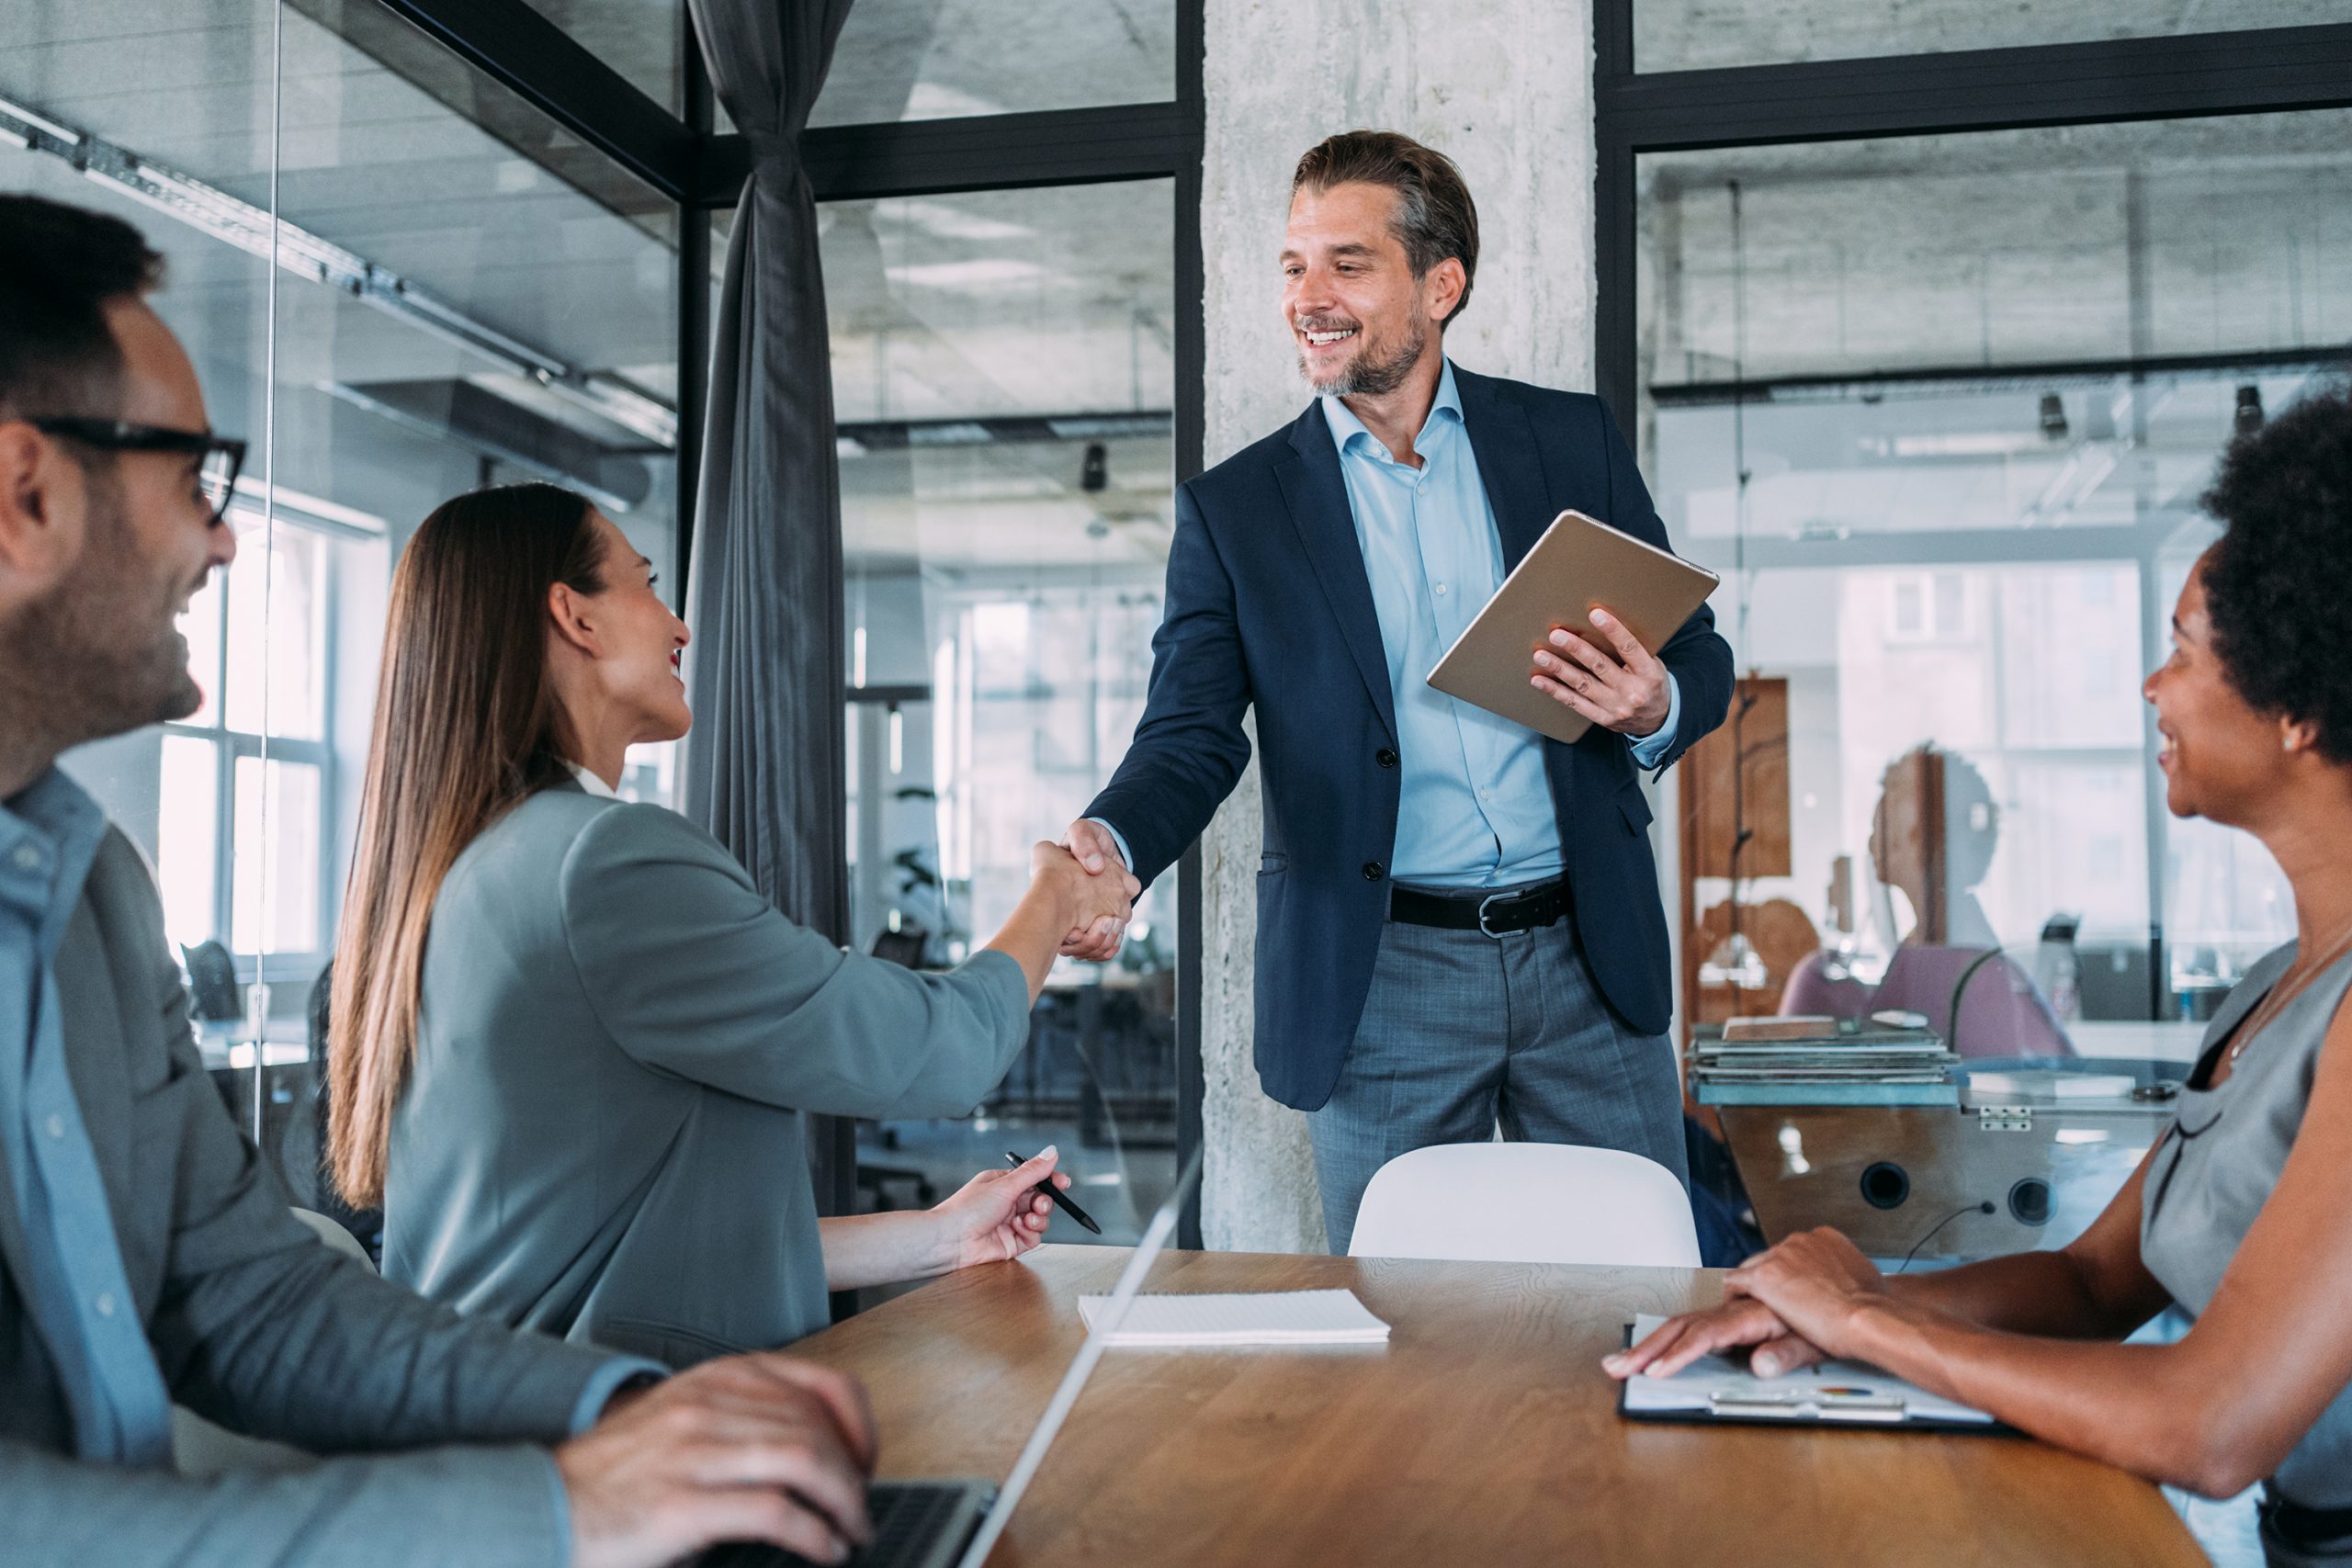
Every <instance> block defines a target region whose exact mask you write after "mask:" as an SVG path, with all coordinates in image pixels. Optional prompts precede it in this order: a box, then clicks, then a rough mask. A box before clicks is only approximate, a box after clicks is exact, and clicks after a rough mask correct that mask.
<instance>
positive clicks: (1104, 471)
mask: <svg viewBox="0 0 2352 1568" xmlns="http://www.w3.org/2000/svg"><path fill="white" fill-rule="evenodd" d="M1078 488H1079V489H1080V490H1082V491H1086V492H1087V493H1088V494H1090V495H1091V494H1094V493H1095V492H1097V491H1106V490H1109V489H1110V488H1111V454H1110V451H1109V449H1108V448H1107V447H1105V446H1103V443H1101V442H1100V441H1090V442H1088V443H1087V444H1086V459H1085V461H1084V462H1082V463H1080V465H1079V469H1078Z"/></svg>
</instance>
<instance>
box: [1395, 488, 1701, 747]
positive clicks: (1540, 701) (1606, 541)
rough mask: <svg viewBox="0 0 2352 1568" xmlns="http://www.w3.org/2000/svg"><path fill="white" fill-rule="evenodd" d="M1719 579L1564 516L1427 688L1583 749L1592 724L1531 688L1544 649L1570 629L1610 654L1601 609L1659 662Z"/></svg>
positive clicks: (1602, 526)
mask: <svg viewBox="0 0 2352 1568" xmlns="http://www.w3.org/2000/svg"><path fill="white" fill-rule="evenodd" d="M1717 581H1720V580H1719V579H1718V578H1717V577H1716V576H1715V574H1714V573H1713V572H1712V571H1708V570H1705V569H1704V568H1702V567H1696V566H1692V565H1691V563H1690V562H1689V561H1687V560H1684V559H1683V558H1681V557H1679V556H1677V555H1675V554H1673V553H1672V552H1670V551H1667V550H1661V549H1659V548H1657V547H1656V546H1654V545H1645V544H1644V543H1643V542H1642V541H1641V540H1639V539H1636V538H1634V536H1632V535H1631V534H1626V533H1623V532H1620V531H1619V530H1617V529H1615V528H1611V526H1610V525H1608V524H1606V523H1601V522H1597V521H1595V520H1594V519H1592V518H1590V517H1587V516H1586V515H1585V514H1584V513H1581V512H1563V513H1560V514H1559V516H1557V517H1555V518H1554V519H1553V520H1552V525H1551V526H1550V527H1549V528H1546V529H1544V536H1543V537H1542V538H1540V539H1538V540H1536V541H1535V546H1534V547H1533V548H1532V549H1531V550H1529V551H1528V552H1527V555H1526V558H1524V559H1522V560H1521V562H1520V563H1519V565H1518V566H1516V567H1514V568H1513V569H1512V570H1511V574H1510V576H1509V577H1507V578H1505V579H1503V585H1502V586H1501V587H1500V588H1498V589H1497V590H1496V591H1495V596H1494V597H1493V598H1492V599H1489V600H1487V607H1486V608H1485V609H1483V610H1481V611H1479V612H1478V615H1477V618H1476V619H1475V620H1473V621H1472V622H1471V623H1470V625H1469V626H1468V627H1467V628H1466V629H1464V632H1463V634H1462V636H1461V637H1458V638H1456V639H1455V641H1454V644H1453V647H1452V648H1450V649H1446V651H1445V657H1444V658H1442V659H1441V660H1438V661H1437V668H1436V669H1434V670H1432V671H1430V676H1429V683H1430V685H1431V686H1434V687H1436V688H1437V689H1438V690H1439V691H1441V692H1443V693H1444V694H1446V695H1448V696H1450V697H1458V698H1460V699H1461V700H1462V701H1464V702H1465V703H1469V704H1471V705H1474V706H1476V707H1482V708H1485V709H1486V710H1487V712H1488V713H1494V714H1500V715H1501V716H1503V717H1505V718H1508V719H1510V720H1511V721H1512V722H1514V723H1517V724H1523V725H1525V726H1527V728H1530V729H1532V730H1534V731H1536V732H1537V733H1538V734H1541V735H1548V736H1550V737H1551V738H1552V739H1555V740H1562V741H1568V740H1575V739H1577V738H1579V737H1580V736H1582V735H1583V734H1584V732H1585V731H1586V730H1588V729H1589V728H1592V721H1591V720H1589V719H1588V718H1586V717H1585V716H1583V715H1582V714H1580V713H1578V712H1577V711H1576V709H1574V708H1572V707H1567V706H1565V705H1562V704H1560V703H1558V702H1555V701H1554V700H1553V699H1552V698H1551V697H1548V696H1546V695H1545V694H1543V693H1542V692H1539V691H1537V690H1536V689H1535V688H1534V687H1533V686H1532V685H1530V684H1529V683H1528V681H1529V678H1530V677H1531V676H1532V675H1533V674H1534V673H1535V661H1534V656H1535V652H1536V650H1537V649H1543V648H1548V647H1549V646H1550V640H1549V639H1550V637H1551V636H1552V633H1553V631H1554V630H1555V628H1557V627H1562V626H1565V627H1566V628H1567V629H1568V630H1569V631H1572V632H1575V633H1577V635H1578V636H1580V637H1586V638H1588V639H1589V640H1590V641H1591V642H1593V643H1594V644H1595V645H1596V646H1598V647H1600V648H1603V649H1606V648H1608V647H1609V646H1610V644H1609V639H1608V638H1607V637H1603V636H1601V635H1600V633H1599V632H1597V631H1595V630H1593V628H1592V622H1591V621H1590V619H1589V614H1590V612H1591V611H1592V609H1593V608H1594V607H1595V606H1596V605H1598V606H1600V607H1603V608H1605V609H1607V610H1608V611H1609V613H1610V614H1611V615H1614V616H1616V617H1617V619H1618V620H1619V621H1621V622H1622V623H1623V625H1624V626H1625V629H1626V630H1628V631H1630V632H1632V633H1633V634H1634V641H1636V642H1638V643H1640V644H1641V645H1642V646H1643V647H1644V648H1646V649H1649V650H1650V651H1651V652H1652V653H1656V652H1657V650H1658V649H1661V648H1663V647H1665V646H1666V642H1667V639H1668V637H1672V636H1673V635H1674V634H1675V633H1676V632H1677V631H1679V629H1681V626H1682V623H1683V622H1685V621H1687V620H1689V619H1690V618H1691V612H1692V611H1693V610H1696V609H1697V608H1698V607H1699V606H1700V605H1702V604H1705V603H1706V602H1707V595H1708V594H1710V593H1712V592H1714V589H1715V584H1716V582H1717Z"/></svg>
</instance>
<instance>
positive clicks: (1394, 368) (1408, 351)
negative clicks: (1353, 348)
mask: <svg viewBox="0 0 2352 1568" xmlns="http://www.w3.org/2000/svg"><path fill="white" fill-rule="evenodd" d="M1357 330H1358V331H1359V332H1361V331H1362V330H1363V329H1362V328H1361V327H1359V328H1358V329H1357ZM1428 345H1429V327H1428V325H1427V324H1426V323H1425V322H1423V321H1420V320H1419V319H1418V318H1417V319H1416V320H1415V321H1413V323H1412V330H1411V331H1410V332H1409V333H1408V334H1407V336H1406V337H1405V338H1404V340H1403V341H1401V342H1400V343H1398V344H1397V348H1396V350H1395V352H1393V353H1390V354H1385V355H1384V354H1381V353H1380V344H1378V343H1376V342H1374V340H1372V339H1370V338H1366V339H1364V340H1363V348H1361V349H1359V350H1358V351H1357V353H1356V356H1355V357H1354V358H1353V359H1351V360H1350V361H1348V363H1347V364H1346V365H1344V366H1342V367H1340V372H1339V374H1338V375H1336V376H1334V377H1333V378H1331V380H1330V381H1329V384H1326V385H1317V382H1316V379H1315V375H1314V372H1313V371H1312V370H1310V369H1309V368H1308V367H1307V364H1306V355H1304V354H1301V355H1299V356H1298V373H1299V374H1300V375H1301V376H1304V377H1306V384H1307V385H1308V386H1310V387H1313V388H1314V389H1315V391H1316V393H1317V395H1318V396H1321V397H1326V398H1378V397H1385V396H1386V395H1387V394H1388V393H1390V392H1393V391H1395V390H1396V389H1397V388H1399V387H1401V386H1403V385H1404V384H1405V378H1406V377H1408V376H1410V375H1411V374H1412V373H1413V367H1414V366H1415V365H1417V364H1419V362H1420V357H1421V351H1422V350H1423V349H1424V348H1426V347H1427V346H1428Z"/></svg>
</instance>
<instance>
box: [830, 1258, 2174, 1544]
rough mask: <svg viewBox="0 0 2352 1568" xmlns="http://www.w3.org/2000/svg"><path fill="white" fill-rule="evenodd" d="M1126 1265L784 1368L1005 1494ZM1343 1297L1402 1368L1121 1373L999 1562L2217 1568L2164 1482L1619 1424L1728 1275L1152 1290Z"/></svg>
mask: <svg viewBox="0 0 2352 1568" xmlns="http://www.w3.org/2000/svg"><path fill="white" fill-rule="evenodd" d="M1128 1256H1129V1253H1128V1249H1126V1248H1125V1247H1058V1246H1055V1247H1040V1248H1039V1249H1038V1250H1037V1251H1035V1253H1032V1254H1031V1255H1030V1256H1029V1257H1028V1258H1023V1259H1022V1260H1021V1261H1019V1262H1015V1263H1001V1264H991V1265H988V1266H985V1267H982V1268H977V1269H964V1270H962V1271H960V1272H958V1273H956V1274H952V1275H949V1276H946V1277H944V1278H943V1279H940V1280H934V1281H933V1282H932V1283H931V1284H928V1285H926V1286H924V1287H923V1288H922V1289H921V1290H919V1291H916V1292H913V1293H911V1294H910V1295H906V1296H902V1297H900V1298H899V1299H897V1300H895V1301H891V1302H888V1303H885V1304H883V1305H881V1306H879V1307H876V1308H875V1309H874V1310H872V1311H870V1312H867V1313H864V1314H860V1315H859V1316H857V1317H854V1318H852V1319H851V1320H849V1321H848V1322H846V1323H843V1324H841V1325H837V1326H835V1327H833V1328H831V1329H828V1330H827V1331H825V1332H824V1333H821V1334H819V1335H816V1336H814V1337H810V1338H809V1339H806V1340H803V1341H801V1342H800V1343H799V1344H798V1345H797V1346H795V1347H794V1349H795V1351H796V1352H797V1353H799V1354H802V1355H806V1356H808V1357H809V1358H810V1359H814V1360H819V1361H822V1362H825V1363H827V1364H829V1365H831V1366H835V1367H840V1368H842V1369H843V1370H845V1371H852V1372H854V1373H856V1374H857V1375H858V1376H859V1377H861V1378H862V1379H864V1380H865V1384H866V1387H867V1389H868V1391H869V1392H870V1393H871V1394H872V1396H873V1400H874V1408H875V1414H876V1420H877V1422H878V1423H879V1426H880V1428H881V1434H882V1459H881V1473H882V1474H883V1475H884V1476H885V1477H917V1476H967V1475H969V1476H981V1477H985V1478H987V1479H989V1480H993V1481H1001V1480H1002V1479H1003V1478H1004V1476H1005V1474H1006V1473H1007V1472H1009V1471H1010V1470H1011V1469H1012V1461H1013V1458H1014V1456H1015V1455H1016V1454H1017V1453H1019V1451H1020V1449H1021V1445H1022V1444H1023V1441H1025V1440H1026V1438H1027V1437H1028V1435H1029V1431H1030V1428H1031V1427H1032V1426H1033V1425H1034V1424H1035V1421H1036V1419H1037V1417H1038V1416H1039V1414H1040V1413H1041V1412H1043V1411H1044V1409H1045V1407H1046V1400H1047V1399H1048V1398H1049V1397H1051V1395H1052V1393H1053V1389H1054V1386H1055V1384H1056V1383H1057V1382H1059V1381H1060V1378H1061V1375H1062V1372H1063V1371H1064V1370H1065V1369H1066V1368H1067V1367H1068V1365H1069V1360H1070V1359H1071V1357H1072V1356H1074V1355H1075V1354H1076V1353H1077V1350H1078V1347H1079V1344H1080V1341H1081V1340H1082V1339H1083V1338H1084V1336H1085V1330H1084V1327H1083V1325H1082V1324H1081V1323H1080V1319H1079V1314H1078V1305H1077V1298H1078V1297H1079V1296H1080V1295H1081V1294H1103V1293H1107V1292H1109V1291H1110V1289H1111V1287H1112V1284H1113V1282H1114V1280H1116V1279H1117V1277H1118V1273H1119V1270H1120V1269H1121V1268H1122V1267H1124V1265H1125V1262H1126V1260H1127V1258H1128ZM1332 1287H1343V1288H1346V1289H1350V1290H1352V1291H1354V1292H1356V1294H1357V1295H1358V1296H1360V1297H1361V1298H1362V1299H1363V1303H1364V1304H1365V1305H1366V1306H1368V1307H1370V1308H1371V1309H1372V1311H1373V1312H1374V1313H1375V1314H1378V1315H1379V1316H1380V1317H1382V1318H1384V1319H1385V1320H1386V1321H1387V1322H1388V1323H1389V1324H1390V1325H1393V1328H1392V1334H1391V1337H1390V1342H1389V1344H1388V1346H1387V1347H1386V1348H1383V1349H1373V1348H1329V1349H1314V1350H1296V1349H1287V1350H1285V1349H1253V1350H1239V1351H1215V1350H1113V1351H1111V1352H1110V1353H1109V1354H1108V1355H1106V1356H1105V1357H1104V1358H1103V1361H1102V1364H1101V1365H1100V1366H1099V1367H1098V1368H1097V1369H1096V1370H1095V1373H1094V1377H1093V1379H1092V1380H1091V1382H1089V1383H1088V1385H1087V1388H1086V1392H1085V1393H1084V1395H1083V1396H1082V1397H1081V1398H1080V1401H1079V1403H1078V1407H1077V1409H1076V1410H1075V1411H1073V1412H1072V1414H1071V1416H1070V1419H1069V1423H1068V1424H1067V1425H1066V1426H1064V1427H1063V1428H1062V1432H1061V1435H1060V1437H1059V1438H1057V1439H1056V1441H1055V1443H1054V1446H1053V1449H1052V1450H1051V1451H1050V1452H1049V1453H1048V1454H1047V1455H1046V1462H1045V1467H1044V1469H1043V1470H1042V1471H1040V1472H1039V1473H1038V1476H1037V1479H1036V1481H1035V1483H1034V1484H1033V1485H1032V1487H1031V1488H1030V1491H1029V1495H1028V1496H1027V1497H1026V1498H1025V1499H1023V1502H1022V1505H1021V1506H1020V1508H1019V1509H1018V1511H1017V1512H1016V1513H1015V1514H1014V1516H1013V1519H1012V1529H1011V1530H1010V1531H1009V1532H1008V1533H1007V1535H1006V1538H1005V1540H1003V1542H1001V1544H1000V1545H999V1546H998V1548H997V1550H996V1552H995V1554H994V1555H993V1556H992V1557H991V1558H990V1560H989V1561H990V1563H991V1565H992V1568H1057V1565H1062V1564H1069V1565H1073V1568H1074V1565H1076V1564H1081V1563H1084V1564H1101V1563H1109V1564H1118V1565H1120V1568H1143V1565H1147V1564H1159V1563H1170V1564H1173V1563H1185V1564H1192V1563H1252V1564H1257V1563H1326V1562H1328V1563H1349V1564H1377V1563H1398V1564H1412V1565H1414V1568H1429V1565H1430V1564H1451V1563H1465V1564H1470V1563H1475V1564H1518V1563H1552V1562H1559V1563H1577V1564H1593V1565H1600V1564H1619V1563H1673V1564H1713V1563H1724V1564H1748V1563H1769V1564H1775V1565H1778V1564H1794V1563H1825V1564H1828V1563H1922V1564H1927V1563H1933V1564H1939V1565H1949V1564H1959V1563H1986V1564H2000V1565H2002V1568H2027V1565H2030V1564H2037V1563H2050V1564H2065V1565H2067V1568H2089V1565H2096V1564H2106V1563H2115V1564H2126V1563H2128V1564H2131V1565H2133V1568H2164V1565H2166V1564H2176V1563H2177V1564H2181V1565H2183V1568H2196V1565H2201V1564H2203V1562H2205V1559H2204V1556H2203V1554H2202V1553H2201V1552H2200V1551H2199V1550H2198V1548H2197V1546H2196V1544H2195V1543H2194V1541H2193V1540H2191V1538H2190V1537H2189V1535H2188V1531H2187V1530H2186V1529H2183V1527H2182V1526H2181V1524H2180V1522H2179V1520H2178V1518H2177V1516H2176V1515H2175V1514H2174V1513H2173V1511H2172V1509H2171V1508H2170V1507H2169V1506H2167V1505H2166V1504H2165V1500H2164V1498H2163V1496H2162V1495H2161V1494H2159V1493H2158V1492H2157V1491H2156V1489H2155V1488H2154V1487H2153V1486H2151V1485H2149V1484H2147V1483H2144V1482H2142V1481H2139V1480H2136V1479H2134V1478H2133V1477H2131V1476H2130V1475H2127V1474H2125V1473H2123V1472H2120V1471H2118V1470H2115V1469H2112V1468H2110V1467H2109V1466H2107V1465H2104V1464H2100V1463H2097V1462H2095V1461H2090V1460H2086V1459H2080V1458H2077V1457H2075V1456H2074V1455H2072V1454H2067V1453H2063V1452H2060V1451H2059V1450H2055V1449H2052V1448H2049V1447H2046V1446H2044V1445H2043V1444H2041V1443H2038V1442H2034V1441H2031V1440H2029V1439H2026V1438H2001V1437H1983V1436H1940V1435H1931V1434H1926V1433H1894V1432H1874V1431H1856V1430H1843V1429H1833V1430H1825V1429H1820V1428H1807V1429H1787V1430H1775V1429H1770V1428H1758V1427H1724V1428H1720V1429H1718V1428H1706V1427H1688V1426H1660V1425H1648V1424H1642V1423H1635V1422H1629V1421H1625V1420H1623V1419H1621V1418H1620V1417H1619V1416H1617V1414H1616V1385H1615V1384H1614V1383H1613V1382H1611V1381H1610V1379H1609V1378H1608V1377H1607V1376H1606V1375H1605V1374H1604V1373H1603V1372H1602V1371H1600V1365H1599V1362H1600V1357H1601V1356H1602V1355H1603V1354H1604V1353H1606V1352H1607V1351H1608V1350H1609V1349H1610V1348H1612V1347H1613V1346H1615V1345H1617V1344H1618V1343H1620V1342H1621V1340H1622V1337H1623V1325H1625V1324H1626V1323H1627V1322H1629V1321H1631V1319H1632V1316H1633V1314H1634V1313H1636V1312H1656V1313H1671V1312H1677V1311H1680V1310H1683V1309H1685V1308H1688V1307H1691V1306H1696V1305H1701V1304H1704V1303H1709V1302H1712V1301H1714V1300H1716V1299H1718V1298H1719V1297H1720V1295H1721V1286H1720V1284H1719V1277H1718V1276H1717V1275H1716V1274H1714V1273H1713V1272H1711V1271H1707V1270H1700V1269H1571V1268H1554V1267H1539V1266H1533V1265H1521V1264H1488V1263H1431V1262H1414V1261H1406V1260H1401V1259H1388V1258H1320V1257H1293V1256H1286V1255H1273V1254H1253V1253H1213V1252H1171V1253H1169V1254H1166V1255H1165V1256H1163V1257H1162V1258H1160V1259H1159V1262H1158V1263H1157V1264H1156V1265H1155V1266H1154V1268H1153V1270H1152V1274H1151V1277H1150V1279H1149V1280H1148V1281H1147V1282H1146V1285H1145V1288H1146V1289H1147V1290H1149V1291H1165V1292H1216V1291H1283V1290H1314V1289H1328V1288H1332Z"/></svg>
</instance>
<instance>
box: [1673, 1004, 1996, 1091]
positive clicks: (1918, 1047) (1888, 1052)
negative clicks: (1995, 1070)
mask: <svg viewBox="0 0 2352 1568" xmlns="http://www.w3.org/2000/svg"><path fill="white" fill-rule="evenodd" d="M1915 1016H1916V1015H1915ZM1959 1061H1960V1058H1959V1057H1958V1056H1955V1055H1952V1054H1951V1052H1950V1051H1947V1050H1945V1049H1944V1043H1943V1042H1942V1041H1941V1040H1940V1039H1939V1038H1937V1037H1936V1035H1935V1034H1934V1033H1933V1032H1931V1031H1929V1030H1928V1029H1927V1028H1925V1027H1924V1026H1922V1025H1915V1024H1914V1022H1913V1021H1912V1020H1911V1019H1909V1018H1905V1019H1901V1020H1898V1021H1880V1020H1877V1019H1864V1020H1861V1021H1854V1020H1850V1019H1846V1020H1840V1019H1833V1018H1740V1019H1734V1020H1732V1021H1730V1022H1729V1023H1726V1024H1724V1026H1723V1029H1722V1032H1720V1033H1716V1032H1712V1031H1710V1032H1704V1033H1702V1034H1701V1035H1700V1036H1699V1038H1697V1039H1695V1040H1693V1041H1692V1042H1691V1063H1690V1066H1691V1096H1692V1098H1693V1099H1695V1100H1698V1102H1699V1103H1700V1104H1702V1105H1954V1106H1956V1105H1958V1104H1959V1103H1960V1086H1959V1083H1958V1082H1957V1080H1956V1079H1955V1078H1954V1077H1953V1074H1952V1068H1953V1067H1954V1066H1956V1065H1957V1064H1958V1063H1959Z"/></svg>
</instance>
